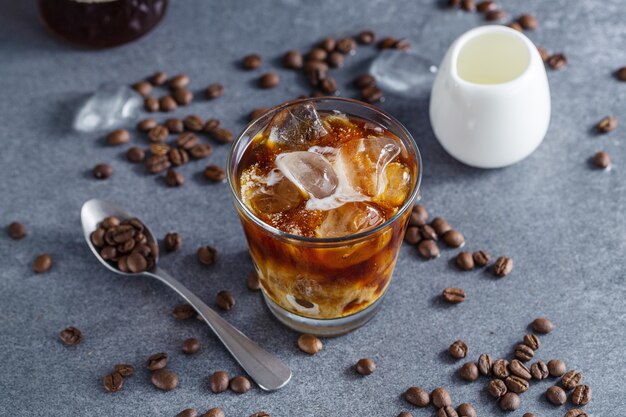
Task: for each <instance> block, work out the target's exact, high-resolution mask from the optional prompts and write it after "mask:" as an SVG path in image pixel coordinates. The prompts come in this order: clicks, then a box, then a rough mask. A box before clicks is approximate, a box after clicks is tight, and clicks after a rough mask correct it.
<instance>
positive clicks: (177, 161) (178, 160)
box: [167, 148, 189, 166]
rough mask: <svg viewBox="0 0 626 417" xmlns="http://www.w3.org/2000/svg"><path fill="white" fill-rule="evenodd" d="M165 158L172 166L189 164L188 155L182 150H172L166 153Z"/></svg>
mask: <svg viewBox="0 0 626 417" xmlns="http://www.w3.org/2000/svg"><path fill="white" fill-rule="evenodd" d="M167 157H168V158H169V160H170V162H171V163H172V165H174V166H181V165H184V164H186V163H187V162H189V154H188V153H187V151H186V150H184V149H183V148H172V149H170V150H169V151H168V152H167Z"/></svg>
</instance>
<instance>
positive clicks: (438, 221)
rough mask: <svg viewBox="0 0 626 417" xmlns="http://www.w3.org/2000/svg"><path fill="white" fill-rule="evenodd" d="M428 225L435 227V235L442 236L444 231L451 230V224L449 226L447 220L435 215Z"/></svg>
mask: <svg viewBox="0 0 626 417" xmlns="http://www.w3.org/2000/svg"><path fill="white" fill-rule="evenodd" d="M430 225H431V227H432V228H433V229H435V232H437V235H439V236H443V235H444V234H445V233H446V232H448V231H449V230H452V226H450V224H449V223H448V221H447V220H446V219H444V218H443V217H435V218H434V219H433V220H432V221H431V222H430Z"/></svg>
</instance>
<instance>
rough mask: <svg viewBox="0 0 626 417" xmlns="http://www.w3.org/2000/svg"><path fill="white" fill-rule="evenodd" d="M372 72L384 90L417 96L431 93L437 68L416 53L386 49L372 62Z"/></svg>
mask: <svg viewBox="0 0 626 417" xmlns="http://www.w3.org/2000/svg"><path fill="white" fill-rule="evenodd" d="M370 72H371V74H372V75H373V76H374V78H376V83H377V84H378V86H380V87H381V88H382V89H383V90H387V91H392V92H396V93H398V94H401V95H406V96H416V95H421V94H423V93H428V91H430V87H431V85H432V83H433V81H434V80H435V74H436V73H437V66H436V65H435V64H434V63H433V62H432V61H431V60H429V59H428V58H425V57H423V56H421V55H418V54H416V53H414V52H408V51H400V50H397V49H384V50H383V51H381V52H380V54H379V55H378V56H377V57H376V59H374V61H373V62H372V66H371V68H370Z"/></svg>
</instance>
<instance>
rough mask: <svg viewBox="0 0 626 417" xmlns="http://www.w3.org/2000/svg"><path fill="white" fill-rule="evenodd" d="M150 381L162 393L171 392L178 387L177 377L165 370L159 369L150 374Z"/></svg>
mask: <svg viewBox="0 0 626 417" xmlns="http://www.w3.org/2000/svg"><path fill="white" fill-rule="evenodd" d="M150 381H151V382H152V385H154V386H155V387H157V388H158V389H160V390H162V391H171V390H173V389H174V388H176V387H177V386H178V375H176V374H175V373H174V372H172V371H168V370H167V369H159V370H156V371H154V372H152V376H151V377H150Z"/></svg>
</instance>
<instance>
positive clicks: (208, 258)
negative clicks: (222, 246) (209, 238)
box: [197, 245, 217, 266]
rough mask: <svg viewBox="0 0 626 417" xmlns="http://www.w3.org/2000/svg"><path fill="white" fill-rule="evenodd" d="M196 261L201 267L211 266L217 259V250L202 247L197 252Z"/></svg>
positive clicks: (208, 246)
mask: <svg viewBox="0 0 626 417" xmlns="http://www.w3.org/2000/svg"><path fill="white" fill-rule="evenodd" d="M197 255H198V261H200V263H201V264H203V265H207V266H208V265H213V264H214V263H215V260H216V258H217V250H216V249H215V248H214V247H213V246H211V245H207V246H202V247H200V248H198V251H197Z"/></svg>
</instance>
